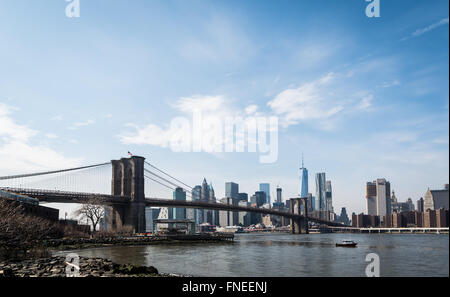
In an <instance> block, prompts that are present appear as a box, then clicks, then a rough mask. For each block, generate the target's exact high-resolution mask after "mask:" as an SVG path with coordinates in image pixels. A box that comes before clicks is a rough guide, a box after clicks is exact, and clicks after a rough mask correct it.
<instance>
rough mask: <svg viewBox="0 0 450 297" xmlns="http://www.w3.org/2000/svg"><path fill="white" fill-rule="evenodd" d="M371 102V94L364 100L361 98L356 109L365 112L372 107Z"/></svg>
mask: <svg viewBox="0 0 450 297" xmlns="http://www.w3.org/2000/svg"><path fill="white" fill-rule="evenodd" d="M372 100H373V95H372V94H370V95H367V96H365V97H364V98H362V100H361V102H360V103H359V104H358V106H357V107H356V108H358V109H363V110H367V109H369V108H370V107H371V106H372Z"/></svg>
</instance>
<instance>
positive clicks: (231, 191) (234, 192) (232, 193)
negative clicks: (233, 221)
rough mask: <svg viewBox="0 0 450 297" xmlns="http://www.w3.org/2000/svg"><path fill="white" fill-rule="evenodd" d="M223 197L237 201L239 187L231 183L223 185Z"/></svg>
mask: <svg viewBox="0 0 450 297" xmlns="http://www.w3.org/2000/svg"><path fill="white" fill-rule="evenodd" d="M225 197H226V198H233V199H237V200H239V185H238V184H236V183H233V182H228V183H225Z"/></svg>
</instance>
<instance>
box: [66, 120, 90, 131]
mask: <svg viewBox="0 0 450 297" xmlns="http://www.w3.org/2000/svg"><path fill="white" fill-rule="evenodd" d="M94 123H95V121H94V120H87V121H84V122H77V123H73V124H72V125H71V126H69V127H68V129H69V130H77V129H79V128H81V127H85V126H89V125H92V124H94Z"/></svg>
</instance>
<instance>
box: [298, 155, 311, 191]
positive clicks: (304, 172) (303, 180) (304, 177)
mask: <svg viewBox="0 0 450 297" xmlns="http://www.w3.org/2000/svg"><path fill="white" fill-rule="evenodd" d="M308 192H309V190H308V169H306V168H305V164H304V162H303V156H302V168H300V198H306V197H308Z"/></svg>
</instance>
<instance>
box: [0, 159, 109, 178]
mask: <svg viewBox="0 0 450 297" xmlns="http://www.w3.org/2000/svg"><path fill="white" fill-rule="evenodd" d="M108 164H111V162H108V163H102V164H96V165H90V166H84V167H77V168H70V169H62V170H55V171H46V172H38V173H31V174H21V175H10V176H1V177H0V180H8V179H18V178H24V177H34V176H41V175H48V174H55V173H62V172H69V171H75V170H82V169H88V168H94V167H100V166H105V165H108Z"/></svg>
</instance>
